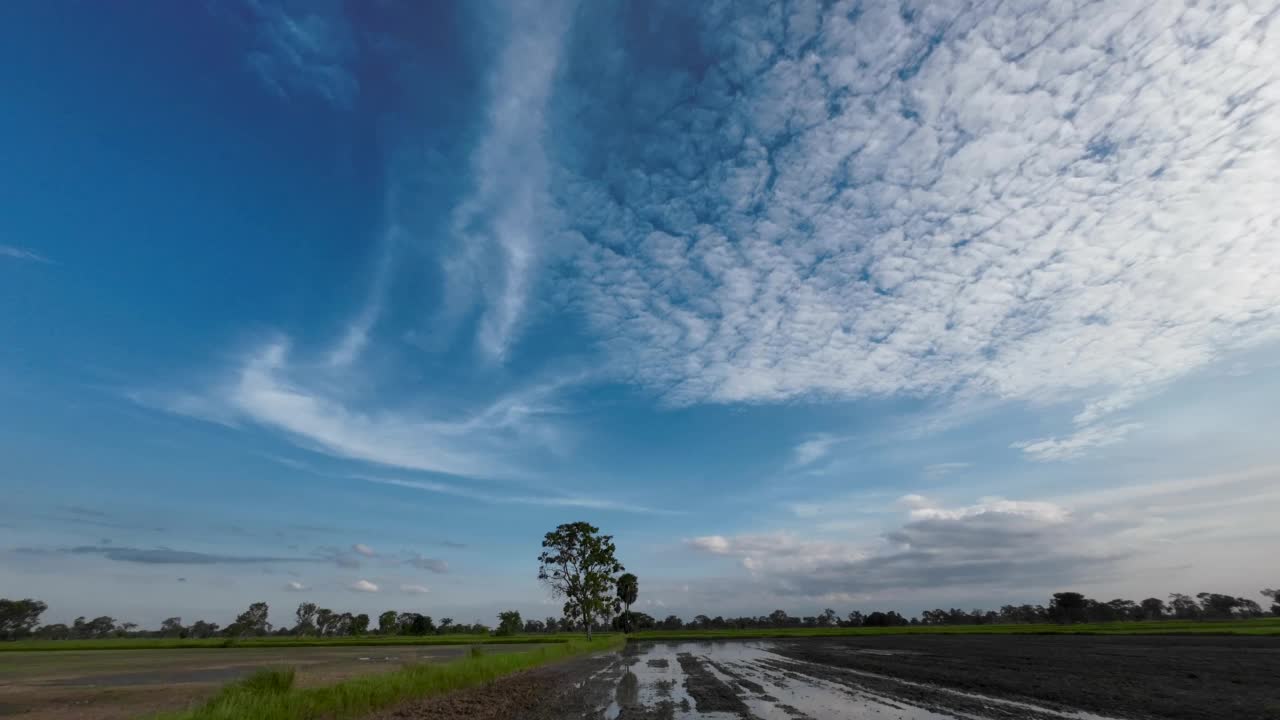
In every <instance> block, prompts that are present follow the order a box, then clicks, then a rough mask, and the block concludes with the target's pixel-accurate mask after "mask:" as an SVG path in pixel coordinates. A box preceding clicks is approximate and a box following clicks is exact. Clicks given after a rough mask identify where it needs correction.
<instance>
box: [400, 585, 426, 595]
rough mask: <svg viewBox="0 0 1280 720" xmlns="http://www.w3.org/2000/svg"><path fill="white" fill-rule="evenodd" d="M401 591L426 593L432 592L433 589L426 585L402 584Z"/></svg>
mask: <svg viewBox="0 0 1280 720" xmlns="http://www.w3.org/2000/svg"><path fill="white" fill-rule="evenodd" d="M400 592H402V593H408V594H409V595H426V594H427V593H429V592H431V589H430V588H428V587H426V586H424V585H401V586H400Z"/></svg>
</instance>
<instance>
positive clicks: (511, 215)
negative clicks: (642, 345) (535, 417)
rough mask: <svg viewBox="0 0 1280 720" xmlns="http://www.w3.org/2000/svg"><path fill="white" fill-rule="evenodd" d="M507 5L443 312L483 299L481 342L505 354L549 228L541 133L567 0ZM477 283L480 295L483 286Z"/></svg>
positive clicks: (459, 213)
mask: <svg viewBox="0 0 1280 720" xmlns="http://www.w3.org/2000/svg"><path fill="white" fill-rule="evenodd" d="M503 7H504V8H505V9H506V10H508V11H509V13H510V16H509V18H508V30H507V43H506V45H505V46H504V48H503V50H502V52H501V54H500V55H499V57H498V58H497V62H496V64H495V68H494V70H493V73H492V75H491V76H490V78H489V93H490V100H489V107H488V112H487V114H486V119H485V121H486V129H485V133H484V135H483V137H482V138H481V140H480V142H479V144H478V145H477V146H476V149H475V151H474V152H473V154H472V156H471V178H470V182H471V183H472V186H473V187H472V190H471V192H470V194H469V195H468V196H467V197H465V198H464V199H463V200H462V201H461V202H460V203H459V204H458V206H457V207H456V208H455V209H454V212H453V219H452V226H453V234H454V236H455V242H456V243H457V245H458V250H457V252H456V253H455V254H454V255H453V256H452V257H450V258H448V259H447V260H446V261H445V269H446V271H447V287H446V302H445V309H444V317H442V322H443V323H444V324H445V325H453V324H455V323H456V322H457V319H458V317H459V316H460V315H462V314H464V313H466V312H468V311H469V310H470V309H471V308H472V307H473V306H474V304H475V303H477V302H478V303H480V304H481V308H480V318H479V328H478V331H477V335H476V347H477V348H478V350H479V351H480V352H481V354H482V355H483V356H485V357H487V358H489V359H491V360H494V361H498V362H501V361H502V360H504V359H505V358H506V356H507V354H508V352H509V350H510V347H511V345H512V343H513V342H514V341H515V339H516V337H517V336H518V334H519V331H520V326H521V322H522V320H523V318H524V316H525V315H526V314H527V313H528V309H529V306H530V304H531V303H530V298H529V294H530V292H531V290H532V289H533V285H534V283H535V279H536V278H535V271H536V270H537V269H538V267H539V263H540V262H541V259H542V258H541V256H542V255H543V254H544V253H545V252H546V250H547V248H546V247H544V245H545V244H546V242H547V239H548V238H549V237H551V236H550V235H549V234H547V233H542V232H540V231H539V228H540V227H541V226H542V225H544V224H545V222H546V221H547V218H548V217H549V213H550V209H551V202H550V195H549V191H548V181H549V173H550V169H549V160H548V158H547V150H546V148H545V147H544V145H543V138H544V136H545V134H546V132H547V129H548V128H547V117H546V115H547V103H548V101H549V100H550V98H551V96H552V91H553V89H554V80H555V77H556V71H557V67H558V65H559V62H560V57H561V54H562V52H563V45H564V42H565V35H566V33H567V32H568V31H569V28H570V25H571V18H572V11H571V9H570V7H569V3H567V2H561V1H560V0H553V1H552V2H531V1H529V0H520V1H518V2H515V3H513V4H508V5H504V6H503ZM477 293H478V295H477Z"/></svg>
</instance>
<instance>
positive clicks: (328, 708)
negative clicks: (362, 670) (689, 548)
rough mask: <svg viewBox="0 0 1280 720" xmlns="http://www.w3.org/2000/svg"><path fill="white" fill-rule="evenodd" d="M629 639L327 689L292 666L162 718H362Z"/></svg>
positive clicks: (414, 668) (573, 644)
mask: <svg viewBox="0 0 1280 720" xmlns="http://www.w3.org/2000/svg"><path fill="white" fill-rule="evenodd" d="M624 642H625V640H624V639H623V638H622V636H620V635H612V636H605V637H599V638H596V639H594V640H591V641H590V642H588V641H586V640H570V641H568V642H563V643H560V644H557V645H551V646H547V647H541V648H536V649H531V650H530V651H529V652H518V653H507V654H503V655H485V654H484V653H483V650H482V649H480V648H476V651H475V652H474V653H473V654H472V655H471V656H470V657H467V658H463V659H461V660H454V661H452V662H447V663H439V664H434V663H427V664H422V665H411V666H408V667H405V668H404V669H401V670H397V671H394V672H390V673H384V674H381V675H370V676H367V677H361V678H357V679H355V680H348V681H346V682H341V683H338V684H336V685H329V686H326V687H318V688H308V689H304V690H299V689H295V688H293V671H292V670H264V671H262V672H259V673H258V674H256V675H253V676H251V677H249V678H247V679H245V680H243V681H240V682H237V683H232V684H231V685H228V686H227V687H226V688H224V689H223V690H222V692H220V693H219V694H218V695H216V696H215V697H214V698H213V699H212V700H209V701H208V702H207V703H205V704H203V705H201V706H199V707H196V708H194V709H192V710H187V711H184V712H178V713H166V714H163V715H159V716H157V718H156V720H309V719H311V718H325V719H326V720H330V719H331V720H342V719H343V718H358V717H361V716H363V715H367V714H368V713H371V712H374V711H376V710H379V709H381V708H385V707H388V706H391V705H394V704H396V703H398V702H403V701H405V700H409V699H411V698H421V697H430V696H432V695H439V694H442V693H447V692H451V691H453V690H460V689H462V688H468V687H474V686H476V685H482V684H484V683H488V682H492V681H493V680H496V679H498V678H499V677H502V676H503V675H508V674H510V673H513V672H516V671H518V670H525V669H528V668H532V667H536V666H538V665H543V664H545V663H548V662H552V661H555V660H560V659H563V658H567V657H570V656H573V655H582V654H585V653H591V652H598V651H603V650H612V649H616V648H618V647H621V646H622V644H623V643H624Z"/></svg>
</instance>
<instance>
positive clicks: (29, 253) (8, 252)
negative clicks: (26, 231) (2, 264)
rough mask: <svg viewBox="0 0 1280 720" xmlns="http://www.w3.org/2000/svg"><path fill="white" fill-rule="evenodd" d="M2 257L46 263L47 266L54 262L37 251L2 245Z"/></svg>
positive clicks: (0, 251)
mask: <svg viewBox="0 0 1280 720" xmlns="http://www.w3.org/2000/svg"><path fill="white" fill-rule="evenodd" d="M0 257H3V258H9V259H11V260H25V261H27V262H37V263H44V264H46V265H47V264H49V263H52V262H53V261H52V260H50V259H49V258H47V257H45V256H44V255H41V254H40V253H38V252H36V251H35V250H31V249H29V248H24V247H18V246H17V245H0Z"/></svg>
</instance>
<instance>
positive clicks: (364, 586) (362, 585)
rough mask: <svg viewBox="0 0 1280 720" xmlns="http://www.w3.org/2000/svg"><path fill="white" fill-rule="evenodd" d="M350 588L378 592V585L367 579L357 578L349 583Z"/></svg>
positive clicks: (357, 590) (358, 590)
mask: <svg viewBox="0 0 1280 720" xmlns="http://www.w3.org/2000/svg"><path fill="white" fill-rule="evenodd" d="M350 589H352V590H354V591H356V592H366V593H376V592H378V586H377V585H376V584H375V583H371V582H369V581H368V580H357V581H355V582H354V583H351V588H350Z"/></svg>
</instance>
